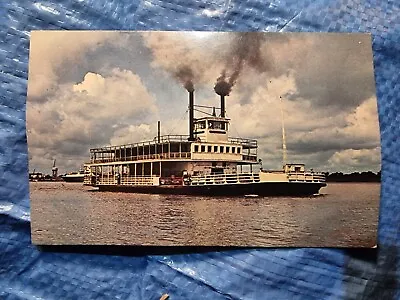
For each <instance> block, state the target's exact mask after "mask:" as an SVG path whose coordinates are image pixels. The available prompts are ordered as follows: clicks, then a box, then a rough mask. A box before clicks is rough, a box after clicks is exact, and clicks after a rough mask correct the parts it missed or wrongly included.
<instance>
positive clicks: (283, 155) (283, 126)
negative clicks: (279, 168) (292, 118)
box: [279, 96, 287, 166]
mask: <svg viewBox="0 0 400 300" xmlns="http://www.w3.org/2000/svg"><path fill="white" fill-rule="evenodd" d="M279 99H280V100H281V119H282V162H283V165H284V166H285V165H286V164H287V148H286V134H285V120H284V114H283V100H282V97H281V96H280V97H279Z"/></svg>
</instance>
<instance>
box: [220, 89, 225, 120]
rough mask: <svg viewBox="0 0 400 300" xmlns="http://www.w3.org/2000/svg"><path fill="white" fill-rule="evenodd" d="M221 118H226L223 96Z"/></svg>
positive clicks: (223, 98)
mask: <svg viewBox="0 0 400 300" xmlns="http://www.w3.org/2000/svg"><path fill="white" fill-rule="evenodd" d="M221 117H222V118H225V95H221Z"/></svg>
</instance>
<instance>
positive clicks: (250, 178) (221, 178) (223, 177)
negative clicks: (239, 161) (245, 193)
mask: <svg viewBox="0 0 400 300" xmlns="http://www.w3.org/2000/svg"><path fill="white" fill-rule="evenodd" d="M189 182H190V185H213V184H240V183H255V182H260V175H259V174H258V173H236V174H213V175H201V176H191V177H190V181H189Z"/></svg>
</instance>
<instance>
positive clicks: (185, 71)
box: [175, 66, 194, 92]
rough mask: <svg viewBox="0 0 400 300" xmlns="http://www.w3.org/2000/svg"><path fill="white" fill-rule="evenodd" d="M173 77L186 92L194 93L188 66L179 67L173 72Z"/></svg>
mask: <svg viewBox="0 0 400 300" xmlns="http://www.w3.org/2000/svg"><path fill="white" fill-rule="evenodd" d="M175 77H176V78H177V79H178V80H179V81H180V82H182V84H183V86H184V87H185V89H186V90H187V91H188V92H193V91H194V84H193V78H194V75H193V71H192V69H191V68H190V67H188V66H181V67H179V68H178V69H177V71H176V72H175Z"/></svg>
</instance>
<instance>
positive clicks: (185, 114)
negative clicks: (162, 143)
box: [168, 109, 189, 135]
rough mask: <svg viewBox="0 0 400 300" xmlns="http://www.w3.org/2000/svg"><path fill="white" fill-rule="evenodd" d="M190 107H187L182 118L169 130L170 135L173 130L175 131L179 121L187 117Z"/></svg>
mask: <svg viewBox="0 0 400 300" xmlns="http://www.w3.org/2000/svg"><path fill="white" fill-rule="evenodd" d="M188 111H189V109H187V110H186V111H185V112H184V113H183V116H182V117H181V118H180V120H179V121H178V122H176V124H175V126H174V127H173V128H172V129H171V130H170V131H169V133H168V135H172V134H173V132H174V131H175V129H176V127H177V126H178V125H179V123H180V122H181V121H183V120H184V119H186V116H187V113H188Z"/></svg>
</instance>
